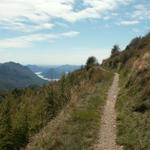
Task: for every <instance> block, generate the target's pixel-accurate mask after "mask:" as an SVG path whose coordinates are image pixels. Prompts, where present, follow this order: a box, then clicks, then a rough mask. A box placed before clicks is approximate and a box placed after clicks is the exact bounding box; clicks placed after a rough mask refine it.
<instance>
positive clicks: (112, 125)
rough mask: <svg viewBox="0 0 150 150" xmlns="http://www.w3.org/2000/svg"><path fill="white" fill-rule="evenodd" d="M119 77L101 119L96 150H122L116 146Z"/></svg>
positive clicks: (109, 94) (110, 90) (111, 90)
mask: <svg viewBox="0 0 150 150" xmlns="http://www.w3.org/2000/svg"><path fill="white" fill-rule="evenodd" d="M118 82H119V75H118V74H115V77H114V81H113V83H112V85H111V87H110V89H109V91H108V97H107V102H106V105H105V108H104V112H103V116H102V119H101V129H100V133H99V140H98V143H97V144H96V145H95V150H122V147H119V146H118V145H117V144H116V112H115V103H116V100H117V96H118V91H119V88H118Z"/></svg>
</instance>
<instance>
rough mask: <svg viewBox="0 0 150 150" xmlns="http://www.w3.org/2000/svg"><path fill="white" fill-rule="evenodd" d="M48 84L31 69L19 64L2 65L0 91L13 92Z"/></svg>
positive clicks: (0, 67)
mask: <svg viewBox="0 0 150 150" xmlns="http://www.w3.org/2000/svg"><path fill="white" fill-rule="evenodd" d="M45 83H47V81H45V80H42V79H41V78H39V77H38V76H36V75H35V74H34V73H33V72H32V71H31V70H30V69H29V68H27V67H25V66H22V65H20V64H18V63H14V62H8V63H4V64H0V91H6V90H13V89H15V88H24V87H28V86H39V85H43V84H45Z"/></svg>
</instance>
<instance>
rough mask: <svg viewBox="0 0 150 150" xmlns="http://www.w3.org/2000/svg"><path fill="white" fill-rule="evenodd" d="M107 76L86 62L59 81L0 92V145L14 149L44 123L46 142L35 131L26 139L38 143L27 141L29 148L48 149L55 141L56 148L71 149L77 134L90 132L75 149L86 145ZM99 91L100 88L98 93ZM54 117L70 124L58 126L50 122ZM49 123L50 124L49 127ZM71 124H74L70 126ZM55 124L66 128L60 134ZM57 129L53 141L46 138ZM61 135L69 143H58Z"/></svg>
mask: <svg viewBox="0 0 150 150" xmlns="http://www.w3.org/2000/svg"><path fill="white" fill-rule="evenodd" d="M111 76H112V74H111V73H110V72H107V71H105V70H103V69H101V68H100V67H99V66H93V67H91V66H90V67H88V68H85V69H84V68H83V69H80V70H78V71H76V72H74V73H72V74H68V75H67V76H64V77H63V78H62V79H61V80H60V81H59V82H52V83H49V84H48V85H45V86H43V87H34V88H26V89H24V90H17V89H16V90H14V91H12V92H11V93H5V94H1V96H0V120H1V121H0V139H1V140H0V149H2V150H10V149H11V150H13V149H14V150H16V149H20V148H23V147H25V146H26V144H28V142H29V141H30V139H31V137H32V136H33V137H34V135H35V134H37V133H38V132H39V131H40V132H41V129H42V128H44V127H45V126H47V127H45V128H44V129H43V130H44V132H45V134H44V136H45V139H44V140H46V141H45V142H46V143H47V142H48V143H47V144H46V143H45V142H44V143H43V139H42V138H43V136H38V135H37V138H36V137H34V138H32V140H31V141H30V142H32V141H34V142H33V143H36V142H38V144H39V146H40V147H39V146H38V147H36V145H33V148H30V147H32V143H31V144H30V146H28V148H29V149H41V148H42V149H43V148H45V149H49V148H50V147H52V148H53V149H55V148H54V147H55V146H56V145H57V144H58V148H56V149H61V147H66V148H69V147H70V149H71V145H72V144H73V145H72V146H73V147H74V146H75V145H76V142H75V141H76V140H79V136H80V138H83V139H84V138H85V141H86V138H88V136H91V138H90V139H91V141H88V140H87V141H86V142H87V144H86V143H82V142H80V143H79V145H77V147H79V149H80V147H83V145H84V146H88V144H89V145H90V144H91V142H92V140H94V139H95V136H96V132H97V130H96V129H97V128H98V124H97V122H99V119H100V117H99V113H100V112H99V111H98V110H99V106H100V105H102V106H103V105H104V97H105V92H106V91H107V87H108V84H109V83H110V81H111ZM105 83H106V84H105ZM104 85H105V86H104ZM99 92H101V96H100V97H99ZM94 93H95V95H94ZM78 104H79V106H78ZM82 107H83V108H82ZM96 110H97V111H96ZM63 111H65V115H63V117H62V118H60V117H59V116H61V113H62V112H63ZM70 111H71V112H70ZM69 112H70V113H69ZM68 115H71V116H72V117H71V120H70V119H69V120H70V121H69V120H68V117H67V116H68ZM58 118H59V119H58ZM55 119H56V120H58V122H59V121H62V124H64V125H65V121H64V119H65V120H68V122H70V124H66V125H65V127H61V125H62V124H59V123H58V125H57V124H56V125H54V124H53V123H52V122H53V121H55ZM61 119H62V120H61ZM72 119H73V120H72ZM93 119H94V120H93ZM91 121H92V122H91ZM48 122H49V123H48ZM49 124H50V129H49ZM51 124H53V125H54V126H53V127H52V129H51ZM73 124H75V125H76V126H73ZM84 125H86V126H89V128H90V127H91V133H89V132H88V130H87V129H86V128H85V126H84ZM57 127H58V128H62V129H64V132H65V130H66V133H64V134H62V133H61V132H59V130H58V128H57ZM95 127H96V128H95ZM47 128H48V131H47ZM73 128H74V131H75V132H76V133H75V134H74V135H75V136H71V135H72V134H73V132H74V131H73ZM75 128H76V129H75ZM92 128H93V130H92ZM57 130H58V134H59V135H60V136H59V137H54V139H53V140H54V141H51V140H50V139H49V138H50V137H51V134H52V137H53V136H54V135H55V132H56V131H57ZM42 132H43V131H42ZM70 132H72V133H70ZM40 134H41V133H39V135H40ZM63 136H66V137H65V138H69V139H70V140H71V141H70V142H69V143H65V142H63V143H64V145H61V144H60V145H59V143H61V140H65V138H63ZM59 138H60V139H59ZM40 139H41V140H40ZM79 141H80V140H79ZM50 142H52V143H50ZM72 142H73V143H72ZM74 142H75V143H74ZM34 146H35V148H34ZM72 149H74V148H72Z"/></svg>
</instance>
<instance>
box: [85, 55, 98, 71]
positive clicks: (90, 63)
mask: <svg viewBox="0 0 150 150" xmlns="http://www.w3.org/2000/svg"><path fill="white" fill-rule="evenodd" d="M97 64H98V61H97V59H96V57H94V56H91V57H89V58H88V59H87V62H86V68H87V69H89V68H90V67H92V66H94V65H97Z"/></svg>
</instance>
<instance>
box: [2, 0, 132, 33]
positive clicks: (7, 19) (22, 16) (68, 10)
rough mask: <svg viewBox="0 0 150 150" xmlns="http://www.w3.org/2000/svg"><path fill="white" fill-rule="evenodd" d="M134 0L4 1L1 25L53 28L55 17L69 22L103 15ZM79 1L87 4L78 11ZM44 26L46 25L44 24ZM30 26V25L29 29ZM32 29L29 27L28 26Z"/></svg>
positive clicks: (21, 27)
mask: <svg viewBox="0 0 150 150" xmlns="http://www.w3.org/2000/svg"><path fill="white" fill-rule="evenodd" d="M130 1H131V0H81V1H79V0H1V1H0V28H3V27H4V26H5V28H7V29H11V28H13V29H18V30H21V31H22V29H24V30H23V31H32V30H35V29H34V27H33V26H32V24H34V26H35V28H36V30H40V29H42V28H48V29H50V28H52V27H53V21H52V20H53V19H54V18H60V19H64V20H65V21H68V22H76V21H78V20H81V19H88V18H100V17H102V15H103V14H104V13H105V12H107V11H112V10H114V9H115V8H117V7H118V6H119V5H120V4H127V3H129V2H130ZM77 2H80V4H81V5H84V6H86V7H84V8H83V9H82V10H79V11H75V10H74V7H75V4H76V3H77ZM42 25H43V26H42ZM30 27H31V28H30ZM29 28H30V29H29Z"/></svg>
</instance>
